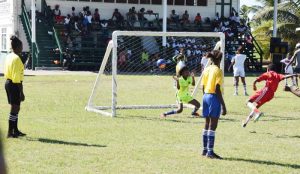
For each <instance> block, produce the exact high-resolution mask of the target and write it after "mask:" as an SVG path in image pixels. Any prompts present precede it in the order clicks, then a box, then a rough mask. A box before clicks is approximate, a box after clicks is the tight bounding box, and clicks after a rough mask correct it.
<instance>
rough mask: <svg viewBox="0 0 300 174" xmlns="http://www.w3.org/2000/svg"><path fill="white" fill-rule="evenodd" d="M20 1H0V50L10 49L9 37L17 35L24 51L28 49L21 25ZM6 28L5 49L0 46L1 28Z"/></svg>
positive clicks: (0, 40)
mask: <svg viewBox="0 0 300 174" xmlns="http://www.w3.org/2000/svg"><path fill="white" fill-rule="evenodd" d="M20 14H21V1H20V0H7V1H6V2H4V3H0V51H10V39H9V38H10V37H11V36H12V35H17V36H18V37H19V38H20V39H21V40H22V42H23V48H24V51H28V50H29V46H28V42H27V40H26V36H25V32H24V30H23V27H22V23H21V19H20V17H19V15H20ZM2 28H6V30H7V35H6V45H7V48H6V50H2V48H1V44H2V43H1V42H2V39H1V29H2Z"/></svg>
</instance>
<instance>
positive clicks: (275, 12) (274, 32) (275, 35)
mask: <svg viewBox="0 0 300 174" xmlns="http://www.w3.org/2000/svg"><path fill="white" fill-rule="evenodd" d="M277 7H278V0H274V18H273V19H274V20H273V37H277V14H278V8H277Z"/></svg>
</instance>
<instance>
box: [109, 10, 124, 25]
mask: <svg viewBox="0 0 300 174" xmlns="http://www.w3.org/2000/svg"><path fill="white" fill-rule="evenodd" d="M111 20H112V21H115V23H116V25H117V26H118V27H120V26H123V22H124V18H123V16H122V15H121V13H120V12H119V10H118V9H117V8H116V9H115V11H114V13H113V15H112V17H111Z"/></svg>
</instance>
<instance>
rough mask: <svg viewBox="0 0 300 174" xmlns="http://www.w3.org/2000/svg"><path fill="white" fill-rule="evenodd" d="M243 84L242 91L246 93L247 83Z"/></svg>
mask: <svg viewBox="0 0 300 174" xmlns="http://www.w3.org/2000/svg"><path fill="white" fill-rule="evenodd" d="M243 86H244V92H245V93H246V92H247V85H246V84H244V85H243Z"/></svg>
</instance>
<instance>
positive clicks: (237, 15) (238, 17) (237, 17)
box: [234, 13, 241, 23]
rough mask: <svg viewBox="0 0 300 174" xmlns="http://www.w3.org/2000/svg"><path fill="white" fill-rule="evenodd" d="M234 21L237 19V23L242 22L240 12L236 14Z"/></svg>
mask: <svg viewBox="0 0 300 174" xmlns="http://www.w3.org/2000/svg"><path fill="white" fill-rule="evenodd" d="M234 21H235V22H236V23H240V22H241V19H240V16H239V14H238V13H236V14H235V19H234Z"/></svg>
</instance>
